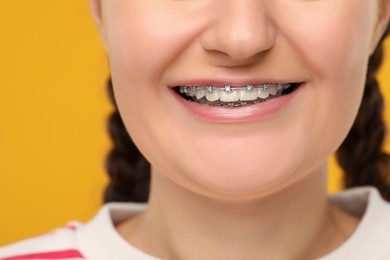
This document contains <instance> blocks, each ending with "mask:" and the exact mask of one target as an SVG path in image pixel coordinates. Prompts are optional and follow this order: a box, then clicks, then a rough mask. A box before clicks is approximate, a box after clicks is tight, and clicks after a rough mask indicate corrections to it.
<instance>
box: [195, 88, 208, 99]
mask: <svg viewBox="0 0 390 260" xmlns="http://www.w3.org/2000/svg"><path fill="white" fill-rule="evenodd" d="M205 96H206V90H204V89H201V90H197V91H196V98H197V99H201V98H202V97H205Z"/></svg>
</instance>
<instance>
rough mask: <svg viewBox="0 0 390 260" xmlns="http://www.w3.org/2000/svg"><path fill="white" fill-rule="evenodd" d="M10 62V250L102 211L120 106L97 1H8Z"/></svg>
mask: <svg viewBox="0 0 390 260" xmlns="http://www.w3.org/2000/svg"><path fill="white" fill-rule="evenodd" d="M387 49H388V50H389V52H390V42H388V43H387ZM0 57H1V58H0V120H1V121H0V124H1V127H0V205H1V208H0V210H1V212H0V245H4V244H7V243H10V242H13V241H16V240H19V239H22V238H26V237H30V236H35V235H38V234H41V233H44V232H46V231H48V230H50V229H53V228H55V227H59V226H63V225H64V224H66V223H67V222H68V221H69V220H81V221H87V220H88V219H90V218H91V217H92V216H93V215H94V214H95V212H96V211H97V209H98V208H99V206H100V205H101V203H102V195H101V194H102V190H103V188H104V185H105V183H106V181H107V178H106V176H105V172H104V168H103V161H104V156H105V153H106V152H107V150H108V149H109V147H110V142H109V139H108V137H107V134H106V132H105V129H106V125H105V124H106V117H107V115H108V113H109V112H110V110H111V106H110V104H109V102H108V98H107V96H106V90H105V80H106V78H107V76H108V74H109V70H108V66H107V60H106V56H105V53H104V50H103V47H102V45H101V43H100V41H99V37H98V34H97V32H96V30H95V27H94V24H93V22H92V19H91V18H90V16H89V10H88V0H55V1H53V0H35V1H3V2H2V3H1V5H0ZM387 60H388V62H387V63H386V67H384V68H383V70H382V73H381V75H380V80H381V81H382V82H387V83H388V84H387V86H388V87H387V88H386V89H385V88H384V89H383V90H384V92H385V95H386V97H387V99H388V100H389V99H390V88H389V86H390V75H389V73H388V72H389V71H390V57H389V58H388V59H387ZM385 71H387V73H385ZM386 119H387V120H388V121H389V119H390V110H387V111H386ZM388 146H389V145H388ZM330 171H331V178H330V185H329V187H330V191H336V190H339V189H340V188H341V186H340V181H339V179H340V177H341V174H340V171H339V169H338V168H337V167H336V166H335V164H334V161H333V160H331V167H330Z"/></svg>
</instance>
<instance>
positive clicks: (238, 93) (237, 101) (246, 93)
mask: <svg viewBox="0 0 390 260" xmlns="http://www.w3.org/2000/svg"><path fill="white" fill-rule="evenodd" d="M289 87H291V84H260V85H246V86H243V87H233V86H229V85H227V86H224V87H223V88H221V87H214V86H181V87H180V88H179V91H180V93H182V94H184V95H186V96H188V97H191V98H192V99H193V101H196V102H200V103H202V104H205V105H219V106H224V105H226V106H234V107H236V106H244V105H246V104H257V103H260V102H263V101H265V100H268V99H269V98H272V97H275V96H280V95H282V92H283V90H285V89H287V88H289ZM197 100H198V101H197ZM209 102H211V103H209ZM220 102H223V103H220Z"/></svg>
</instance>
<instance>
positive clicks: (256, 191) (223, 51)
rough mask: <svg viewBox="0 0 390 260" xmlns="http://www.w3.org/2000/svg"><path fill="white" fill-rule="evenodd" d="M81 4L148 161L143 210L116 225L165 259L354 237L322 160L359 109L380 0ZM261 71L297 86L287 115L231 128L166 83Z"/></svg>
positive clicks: (306, 248) (233, 254) (282, 254)
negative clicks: (196, 111) (198, 112)
mask: <svg viewBox="0 0 390 260" xmlns="http://www.w3.org/2000/svg"><path fill="white" fill-rule="evenodd" d="M91 6H92V13H93V16H94V18H95V20H96V22H97V25H98V28H99V30H100V33H101V35H102V39H103V42H104V44H105V46H106V49H107V52H108V56H109V60H110V66H111V72H112V79H113V83H114V91H115V95H116V100H117V104H118V108H119V110H120V112H121V115H122V118H123V120H124V123H125V125H126V128H127V130H128V131H129V133H130V135H131V137H132V138H133V140H134V142H135V143H136V144H137V146H138V147H139V149H140V150H141V151H142V152H143V154H144V155H145V157H146V158H147V159H148V160H149V161H150V162H151V164H152V175H153V181H152V189H151V190H152V191H151V195H150V202H149V206H148V209H147V210H146V211H145V212H144V213H142V214H140V215H139V216H137V217H134V218H131V219H129V220H127V221H125V222H123V223H120V224H118V226H117V229H118V231H119V233H120V234H121V235H122V236H123V237H124V238H125V239H126V240H128V241H129V242H130V243H131V244H133V245H134V246H136V247H138V248H140V249H141V250H143V251H145V252H148V253H150V254H152V255H155V256H158V257H161V258H164V259H313V258H318V257H320V256H322V255H325V254H327V253H329V252H331V251H332V250H334V249H335V248H337V247H338V246H340V245H341V244H342V243H343V242H344V241H345V240H346V239H347V238H348V237H349V236H350V235H351V233H352V232H353V230H354V229H355V227H356V225H357V223H358V219H357V218H356V217H355V216H351V215H349V214H348V213H346V212H343V211H342V210H339V209H337V208H336V207H335V206H333V205H332V204H331V203H330V202H329V200H328V198H327V192H326V162H327V159H328V157H329V155H330V154H332V153H333V152H334V151H335V150H336V149H337V148H338V147H339V145H340V144H341V142H342V140H343V139H344V138H345V136H346V134H347V133H348V130H349V128H350V127H351V125H352V123H353V120H354V118H355V116H356V113H357V110H358V107H359V104H360V101H361V97H362V92H363V88H364V81H365V74H366V69H367V63H368V58H369V55H370V54H371V53H372V52H373V50H374V49H375V47H376V45H377V42H378V41H379V39H380V37H381V35H382V33H383V31H384V29H385V27H386V25H387V23H388V20H389V9H390V7H389V6H390V1H389V0H382V1H381V0H377V1H366V0H345V1H339V0H314V1H311V0H303V1H300V0H273V1H265V0H240V1H236V0H182V1H173V0H148V1H139V0H91ZM210 10H213V12H210ZM286 10H288V12H286ZM258 77H261V78H271V79H277V80H290V81H291V82H305V85H304V86H303V87H302V88H301V89H300V90H299V93H298V94H297V95H296V96H295V97H294V98H293V99H292V100H291V102H290V103H289V104H288V106H287V109H283V110H282V111H280V112H278V113H276V114H275V115H273V116H271V117H269V118H266V119H264V120H258V121H251V122H229V123H216V122H207V121H204V120H201V119H199V118H197V117H195V116H193V115H192V114H190V113H189V112H188V111H186V110H185V109H184V108H183V107H182V106H181V105H180V104H179V103H178V102H177V100H175V99H174V98H173V96H172V94H171V92H170V91H169V88H168V85H170V84H172V83H173V82H178V81H182V80H193V79H213V78H218V79H225V80H232V81H233V80H240V81H242V82H247V83H248V84H250V83H252V82H250V80H252V79H253V78H258ZM297 234H299V236H297ZM199 248H201V249H202V250H199ZM281 249H282V250H281Z"/></svg>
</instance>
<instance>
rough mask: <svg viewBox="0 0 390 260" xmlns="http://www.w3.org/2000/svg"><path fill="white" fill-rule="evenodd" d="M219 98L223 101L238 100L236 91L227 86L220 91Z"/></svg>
mask: <svg viewBox="0 0 390 260" xmlns="http://www.w3.org/2000/svg"><path fill="white" fill-rule="evenodd" d="M220 99H221V101H223V102H235V101H238V99H239V96H238V91H233V90H232V89H231V88H230V87H229V86H228V87H225V90H224V91H221V96H220Z"/></svg>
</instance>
